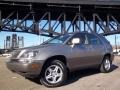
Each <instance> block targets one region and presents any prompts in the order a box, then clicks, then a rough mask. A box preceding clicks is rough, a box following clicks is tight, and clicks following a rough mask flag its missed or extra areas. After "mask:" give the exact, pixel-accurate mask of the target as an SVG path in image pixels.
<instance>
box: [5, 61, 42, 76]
mask: <svg viewBox="0 0 120 90" xmlns="http://www.w3.org/2000/svg"><path fill="white" fill-rule="evenodd" d="M6 65H7V68H8V69H9V70H11V71H13V72H16V73H18V74H20V75H22V76H24V77H29V78H34V77H38V76H39V75H40V73H41V70H42V66H43V61H41V60H36V61H35V60H34V62H31V63H20V62H12V60H10V61H7V62H6Z"/></svg>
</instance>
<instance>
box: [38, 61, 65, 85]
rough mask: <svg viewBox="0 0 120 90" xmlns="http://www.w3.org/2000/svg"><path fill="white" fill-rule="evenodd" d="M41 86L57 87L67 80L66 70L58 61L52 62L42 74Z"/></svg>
mask: <svg viewBox="0 0 120 90" xmlns="http://www.w3.org/2000/svg"><path fill="white" fill-rule="evenodd" d="M42 73H43V74H42V77H41V78H40V82H41V84H43V85H44V86H46V87H58V86H61V85H63V84H64V83H65V81H66V79H67V68H66V66H65V64H64V63H63V62H61V61H59V60H54V61H52V62H51V63H50V64H49V65H47V66H46V68H45V69H44V70H43V72H42Z"/></svg>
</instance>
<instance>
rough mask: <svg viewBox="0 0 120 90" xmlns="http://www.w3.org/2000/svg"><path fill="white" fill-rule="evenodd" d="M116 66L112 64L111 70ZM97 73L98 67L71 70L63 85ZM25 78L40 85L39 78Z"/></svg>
mask: <svg viewBox="0 0 120 90" xmlns="http://www.w3.org/2000/svg"><path fill="white" fill-rule="evenodd" d="M117 68H118V66H116V65H113V66H112V71H114V70H116V69H117ZM98 73H100V71H99V70H98V69H85V70H79V71H75V72H72V73H70V74H69V76H68V79H67V81H66V83H65V84H64V85H63V86H65V85H69V84H71V83H74V82H76V81H78V80H79V79H80V78H82V77H86V76H90V75H95V74H98ZM27 79H28V80H30V81H32V82H34V83H36V84H40V85H42V84H41V83H40V82H39V78H34V79H32V78H27Z"/></svg>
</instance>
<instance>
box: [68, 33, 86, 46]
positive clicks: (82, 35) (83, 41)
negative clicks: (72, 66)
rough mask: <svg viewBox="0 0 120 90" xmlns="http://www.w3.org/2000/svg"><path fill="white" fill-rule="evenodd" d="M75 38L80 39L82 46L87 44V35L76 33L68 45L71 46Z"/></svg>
mask: <svg viewBox="0 0 120 90" xmlns="http://www.w3.org/2000/svg"><path fill="white" fill-rule="evenodd" d="M73 38H79V39H80V44H84V43H85V35H84V34H83V33H76V34H75V35H73V37H72V38H71V39H70V40H69V42H68V44H71V42H72V39H73Z"/></svg>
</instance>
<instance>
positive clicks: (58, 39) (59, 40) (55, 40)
mask: <svg viewBox="0 0 120 90" xmlns="http://www.w3.org/2000/svg"><path fill="white" fill-rule="evenodd" d="M69 37H70V34H66V35H60V36H56V37H54V38H52V39H50V40H48V41H46V42H44V43H43V44H55V43H56V44H57V43H59V44H62V43H64V42H65V41H66V40H67V39H68V38H69Z"/></svg>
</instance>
